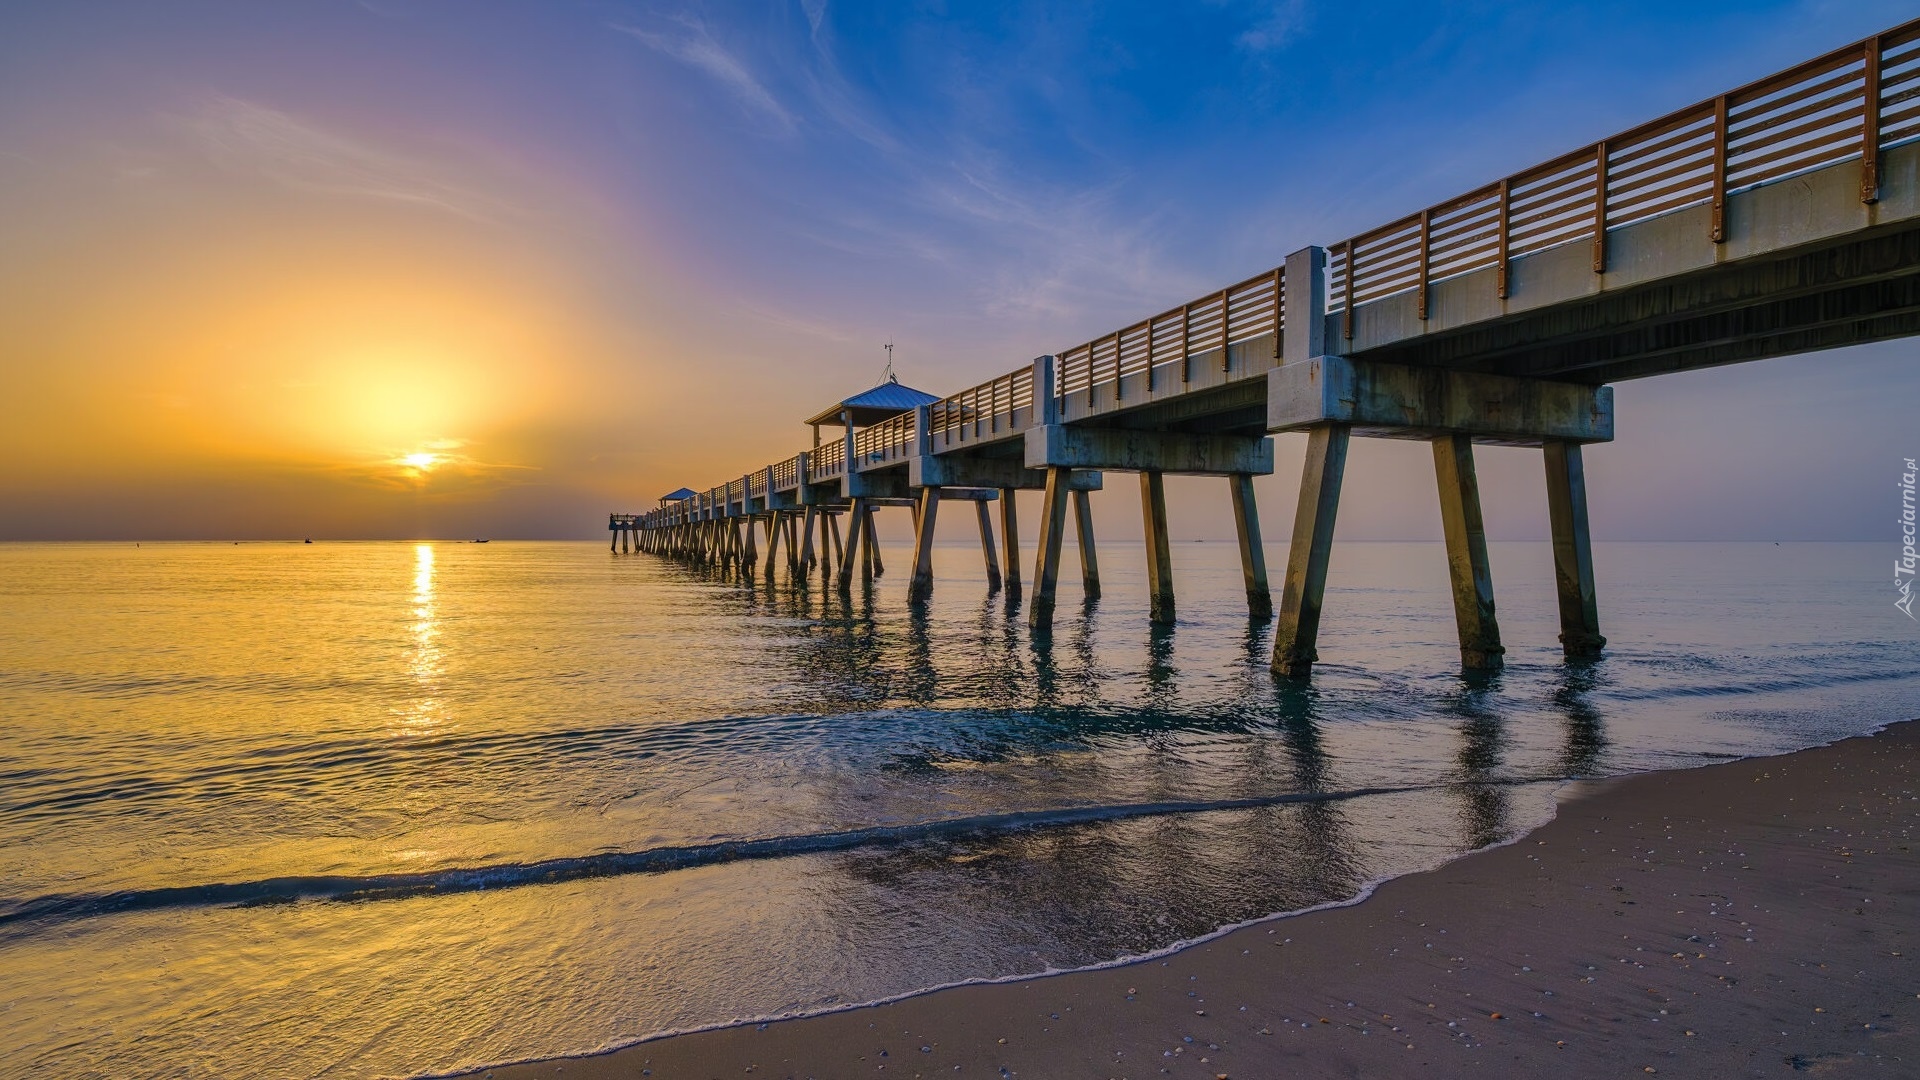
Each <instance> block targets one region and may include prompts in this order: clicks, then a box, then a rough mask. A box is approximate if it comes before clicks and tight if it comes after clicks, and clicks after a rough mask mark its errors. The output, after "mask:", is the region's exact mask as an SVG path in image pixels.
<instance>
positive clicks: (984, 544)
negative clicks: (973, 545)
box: [973, 501, 1000, 592]
mask: <svg viewBox="0 0 1920 1080" xmlns="http://www.w3.org/2000/svg"><path fill="white" fill-rule="evenodd" d="M973 509H974V513H975V515H976V516H977V517H978V518H979V519H980V554H981V556H982V557H983V558H984V559H985V560H986V564H987V591H988V592H995V591H998V590H999V588H1000V560H999V559H998V558H997V557H996V556H995V555H994V551H993V517H992V515H990V514H989V513H988V512H987V504H986V503H985V502H984V501H976V502H975V503H974V504H973Z"/></svg>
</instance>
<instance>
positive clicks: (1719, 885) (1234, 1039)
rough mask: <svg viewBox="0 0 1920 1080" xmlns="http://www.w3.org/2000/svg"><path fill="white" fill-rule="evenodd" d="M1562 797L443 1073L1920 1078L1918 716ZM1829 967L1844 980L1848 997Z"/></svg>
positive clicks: (1589, 786) (1583, 785)
mask: <svg viewBox="0 0 1920 1080" xmlns="http://www.w3.org/2000/svg"><path fill="white" fill-rule="evenodd" d="M1556 802H1557V808H1556V812H1555V816H1554V818H1553V819H1552V820H1551V821H1549V822H1547V823H1545V824H1544V825H1541V826H1540V827H1538V828H1536V829H1534V830H1533V831H1531V832H1529V833H1526V834H1523V835H1522V836H1521V837H1519V838H1517V839H1515V840H1513V841H1509V842H1507V843H1505V844H1500V845H1495V846H1493V847H1490V848H1483V849H1480V850H1477V851H1474V852H1471V853H1468V854H1466V855H1463V856H1461V857H1459V858H1456V859H1453V860H1451V861H1449V862H1447V863H1444V864H1442V865H1441V866H1439V867H1436V868H1434V869H1432V870H1427V871H1422V872H1420V873H1416V874H1410V875H1406V876H1403V877H1397V878H1392V879H1388V880H1386V881H1384V882H1380V883H1377V884H1375V885H1373V886H1370V887H1369V889H1368V890H1367V891H1366V892H1363V893H1362V894H1361V895H1360V896H1359V897H1356V898H1355V899H1353V900H1350V901H1344V902H1341V903H1338V904H1334V905H1325V906H1322V907H1318V908H1314V909H1309V910H1306V911H1301V912H1290V913H1286V914H1283V915H1276V916H1273V917H1270V918H1266V919H1262V920H1259V921H1257V922H1254V923H1250V924H1246V925H1242V926H1238V927H1235V928H1232V929H1226V930H1223V931H1221V932H1219V933H1216V934H1213V935H1209V936H1208V937H1205V938H1202V939H1199V940H1198V941H1196V942H1192V943H1189V944H1187V945H1184V946H1180V947H1177V948H1176V949H1175V950H1174V951H1171V952H1166V953H1159V954H1156V955H1154V956H1151V957H1146V958H1138V959H1131V960H1126V961H1116V962H1113V963H1110V964H1106V965H1099V966H1094V967H1089V968H1078V969H1074V970H1071V971H1065V972H1058V973H1051V974H1046V975H1037V976H1025V977H1020V978H1015V979H1009V980H1003V981H995V982H972V983H964V984H960V985H957V986H949V987H944V988H938V989H929V990H924V991H917V992H914V993H912V994H908V995H904V996H901V997H897V998H893V999H889V1000H887V1001H884V1002H876V1003H868V1004H863V1005H859V1006H853V1007H849V1008H845V1009H840V1010H835V1011H831V1012H825V1013H818V1014H812V1015H808V1016H804V1017H796V1018H790V1019H783V1020H775V1021H769V1022H765V1023H758V1024H754V1023H748V1024H734V1025H728V1026H722V1027H713V1028H705V1029H700V1030H696V1031H690V1032H685V1033H679V1034H672V1035H664V1036H658V1037H654V1038H649V1039H646V1040H643V1041H641V1042H638V1043H633V1044H630V1045H627V1046H624V1047H621V1048H619V1049H615V1050H609V1051H603V1052H600V1053H596V1054H591V1055H587V1056H581V1057H561V1058H550V1059H543V1060H536V1061H528V1062H521V1063H517V1064H511V1065H498V1066H493V1067H491V1068H482V1069H476V1070H471V1071H468V1072H463V1073H458V1074H454V1075H463V1076H479V1075H491V1076H494V1077H498V1078H500V1080H509V1078H518V1077H532V1076H552V1075H554V1074H555V1073H556V1072H564V1073H566V1074H568V1075H572V1076H587V1077H594V1078H598V1077H629V1076H632V1077H639V1076H649V1077H663V1078H668V1077H709V1076H713V1077H718V1076H740V1075H756V1076H759V1075H766V1076H794V1077H803V1076H818V1077H829V1076H851V1075H877V1076H885V1075H888V1074H889V1073H891V1074H892V1075H895V1076H901V1075H907V1076H932V1075H936V1074H939V1075H956V1074H957V1075H961V1076H966V1075H987V1076H1002V1075H1004V1076H1014V1075H1022V1074H1024V1075H1029V1076H1041V1077H1052V1076H1082V1075H1084V1076H1093V1075H1096V1074H1097V1075H1101V1076H1108V1075H1111V1076H1161V1075H1171V1076H1201V1077H1217V1076H1222V1075H1225V1076H1230V1077H1235V1078H1239V1077H1261V1076H1281V1075H1286V1076H1319V1075H1327V1076H1347V1075H1391V1074H1397V1073H1402V1072H1416V1073H1418V1074H1420V1075H1431V1076H1453V1075H1459V1076H1474V1075H1485V1074H1486V1073H1487V1071H1488V1070H1500V1071H1504V1072H1507V1073H1511V1074H1517V1075H1530V1074H1537V1073H1539V1072H1541V1071H1544V1070H1548V1069H1551V1070H1553V1071H1556V1072H1560V1073H1565V1074H1567V1075H1570V1076H1576V1077H1579V1076H1589V1075H1591V1076H1618V1075H1622V1074H1623V1073H1627V1072H1631V1073H1634V1074H1636V1075H1639V1074H1643V1072H1659V1071H1668V1070H1669V1069H1672V1070H1678V1071H1680V1072H1682V1073H1683V1074H1686V1075H1703V1074H1711V1075H1742V1076H1748V1075H1751V1076H1766V1075H1776V1074H1778V1075H1786V1074H1788V1073H1792V1072H1795V1071H1804V1070H1806V1069H1809V1068H1818V1069H1821V1070H1823V1071H1830V1070H1832V1069H1834V1068H1836V1067H1838V1068H1847V1067H1849V1066H1852V1067H1853V1068H1854V1069H1861V1068H1866V1067H1869V1066H1872V1067H1875V1069H1874V1071H1875V1072H1876V1073H1877V1074H1878V1075H1894V1074H1898V1073H1899V1072H1900V1071H1901V1070H1902V1069H1903V1068H1906V1067H1908V1065H1915V1064H1920V972H1916V971H1915V969H1913V968H1910V967H1906V966H1904V965H1906V964H1907V963H1909V957H1910V955H1911V952H1912V949H1911V948H1906V947H1903V946H1906V945H1912V944H1913V943H1912V942H1908V941H1906V939H1907V938H1908V937H1910V936H1911V934H1910V930H1912V929H1920V923H1916V922H1915V919H1914V917H1913V916H1914V914H1915V912H1916V911H1917V910H1920V860H1916V859H1914V858H1913V857H1912V853H1911V852H1912V846H1913V843H1914V841H1915V840H1916V839H1920V837H1916V834H1917V833H1920V721H1908V722H1904V723H1896V724H1892V725H1889V726H1888V727H1887V728H1884V729H1882V730H1881V731H1879V732H1877V733H1874V734H1871V735H1864V736H1859V737H1855V738H1850V739H1845V740H1842V741H1840V742H1837V743H1833V744H1829V745H1826V746H1818V747H1813V748H1809V749H1807V750H1801V751H1796V752H1793V753H1789V754H1785V755H1778V756H1773V757H1760V758H1743V759H1739V760H1736V761H1731V762H1724V763H1719V764H1714V765H1706V766H1700V767H1697V768H1692V769H1684V770H1677V771H1662V772H1653V773H1638V774H1632V775H1628V776H1622V777H1613V778H1607V779H1602V780H1591V781H1575V782H1573V783H1571V784H1569V785H1567V786H1566V787H1564V788H1562V789H1561V791H1560V792H1559V793H1558V795H1557V797H1556ZM1850 806H1851V812H1850V811H1849V807H1850ZM1782 810H1785V811H1787V812H1781V811H1782ZM1862 830H1865V831H1864V832H1863V831H1862ZM1708 837H1711V839H1707V838H1708ZM1596 838H1597V839H1596ZM1690 838H1691V839H1690ZM1836 838H1837V839H1838V840H1842V841H1845V840H1852V841H1854V842H1853V843H1852V845H1851V846H1850V847H1840V848H1836V847H1835V846H1834V843H1833V842H1834V841H1835V840H1836ZM1689 843H1691V844H1692V846H1691V847H1686V846H1684V845H1687V844H1689ZM1675 844H1679V845H1683V846H1681V847H1677V848H1676V847H1675V846H1674V845H1675ZM1683 870H1684V871H1685V872H1686V874H1685V876H1675V873H1676V872H1679V871H1683ZM1662 871H1666V872H1668V877H1667V880H1666V881H1653V880H1651V876H1652V875H1657V874H1659V873H1660V872H1662ZM1828 871H1833V873H1832V874H1831V875H1830V874H1829V873H1828ZM1627 874H1644V875H1649V879H1648V880H1645V881H1639V880H1635V879H1632V878H1629V877H1626V876H1624V875H1627ZM1830 880H1834V881H1842V882H1845V884H1843V885H1828V882H1829V881H1830ZM1669 883H1671V884H1672V885H1674V886H1675V888H1674V889H1673V890H1670V893H1671V894H1670V895H1669V896H1667V897H1666V898H1664V899H1661V898H1657V897H1655V896H1654V895H1653V891H1652V890H1656V889H1657V888H1658V887H1659V886H1660V885H1663V884H1669ZM1729 886H1731V888H1729ZM1636 895H1638V896H1641V897H1642V898H1643V900H1645V901H1646V902H1645V903H1643V902H1642V900H1636V899H1633V898H1632V897H1634V896H1636ZM1855 901H1858V903H1857V904H1855ZM1876 902H1877V903H1878V905H1879V906H1878V908H1874V907H1872V906H1871V905H1874V904H1875V903H1876ZM1849 905H1851V906H1849ZM1389 908H1392V909H1393V910H1391V911H1390V910H1388V909H1389ZM1843 908H1844V910H1843ZM1740 915H1750V916H1751V918H1738V917H1736V916H1740ZM1823 919H1824V920H1825V921H1824V922H1823V921H1822V920H1823ZM1683 924H1684V926H1683ZM1763 926H1764V927H1765V929H1762V927H1763ZM1448 927H1451V930H1449V929H1447V928H1448ZM1683 929H1684V930H1685V932H1684V933H1683V932H1681V931H1682V930H1683ZM1520 942H1525V943H1527V944H1528V945H1530V946H1531V948H1529V949H1521V948H1519V947H1518V943H1520ZM1275 949H1279V950H1283V951H1279V952H1276V951H1274V950H1275ZM1616 954H1619V955H1616ZM1275 961H1278V962H1277V963H1276V962H1275ZM1809 965H1814V966H1813V967H1809ZM1843 971H1845V972H1853V973H1854V974H1853V975H1851V976H1850V977H1849V979H1848V981H1847V982H1845V983H1844V984H1842V983H1838V982H1836V981H1835V980H1836V979H1837V978H1838V976H1839V974H1840V973H1841V972H1843ZM1641 972H1646V973H1647V974H1643V975H1640V976H1639V977H1638V978H1637V979H1634V978H1627V977H1626V976H1628V975H1629V974H1634V973H1641ZM1654 972H1658V974H1654ZM1636 981H1637V982H1642V983H1645V984H1647V985H1644V986H1641V987H1638V988H1637V989H1636V988H1633V987H1631V986H1630V985H1629V984H1632V983H1634V982H1636ZM1656 984H1661V985H1656ZM1743 984H1751V985H1748V986H1747V989H1746V991H1744V992H1743V991H1742V990H1740V989H1739V987H1741V986H1742V985H1743ZM1762 990H1765V991H1767V993H1765V994H1759V992H1760V991H1762ZM1703 991H1704V993H1703ZM1757 994H1758V995H1759V997H1760V999H1759V1000H1755V996H1756V995H1757ZM1809 995H1811V997H1818V998H1820V999H1821V1001H1822V1002H1824V1004H1820V1003H1815V1002H1813V1001H1812V1000H1811V997H1809ZM1792 998H1808V1000H1807V1001H1806V1002H1805V1004H1804V1007H1803V1006H1802V1005H1801V1004H1800V1003H1799V1002H1798V1001H1789V1000H1788V999H1792ZM1209 1000H1211V1002H1212V1003H1211V1004H1209ZM1622 1054H1626V1055H1628V1056H1629V1057H1632V1058H1633V1060H1632V1061H1631V1063H1630V1064H1631V1066H1632V1067H1631V1068H1628V1067H1627V1065H1628V1064H1629V1062H1627V1061H1625V1060H1624V1059H1622V1058H1621V1057H1620V1055H1622ZM1641 1058H1644V1059H1646V1060H1644V1061H1642V1060H1640V1059H1641ZM1903 1063H1904V1064H1903ZM1703 1070H1704V1072H1703Z"/></svg>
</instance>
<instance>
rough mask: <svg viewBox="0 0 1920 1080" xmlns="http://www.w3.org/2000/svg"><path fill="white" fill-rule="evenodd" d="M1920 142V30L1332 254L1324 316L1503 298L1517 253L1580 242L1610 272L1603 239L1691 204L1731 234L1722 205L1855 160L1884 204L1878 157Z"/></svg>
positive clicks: (1564, 160) (1753, 87) (1731, 97)
mask: <svg viewBox="0 0 1920 1080" xmlns="http://www.w3.org/2000/svg"><path fill="white" fill-rule="evenodd" d="M1914 138H1920V21H1916V22H1910V23H1907V24H1905V25H1904V26H1901V27H1898V28H1896V29H1894V30H1890V31H1888V32H1887V33H1884V34H1879V35H1876V36H1875V37H1871V38H1868V39H1867V40H1865V41H1863V42H1859V43H1857V44H1854V45H1849V46H1847V47H1845V48H1842V49H1835V50H1834V51H1833V52H1830V53H1827V54H1826V55H1824V56H1819V57H1815V58H1814V59H1812V60H1809V61H1807V62H1806V63H1803V64H1799V65H1796V66H1795V67H1792V68H1789V69H1787V70H1786V71H1783V72H1781V73H1779V74H1777V75H1773V76H1769V77H1768V78H1765V79H1761V80H1759V81H1758V82H1753V83H1749V84H1748V85H1746V86H1743V87H1741V88H1739V89H1737V90H1733V91H1730V92H1728V93H1725V94H1722V95H1720V96H1719V97H1716V98H1713V99H1711V100H1708V101H1703V102H1701V103H1700V104H1698V105H1695V106H1693V107H1691V108H1687V109H1681V110H1680V111H1678V112H1674V113H1669V114H1668V115H1666V116H1663V117H1661V118H1659V119H1657V120H1653V121H1651V122H1649V123H1645V124H1642V125H1640V126H1639V127H1636V128H1633V129H1631V130H1629V131H1625V132H1622V133H1621V134H1619V135H1615V136H1613V137H1611V138H1607V139H1602V140H1600V141H1599V142H1597V143H1594V144H1593V145H1591V146H1586V147H1582V148H1580V149H1579V150H1575V151H1573V152H1572V153H1569V154H1565V155H1562V156H1561V157H1558V158H1555V159H1554V160H1552V161H1549V162H1546V163H1545V164H1542V165H1537V166H1535V167H1533V168H1531V169H1528V170H1526V171H1524V172H1520V173H1516V174H1514V175H1512V176H1509V177H1506V178H1505V179H1502V180H1499V181H1496V182H1494V183H1492V184H1489V185H1488V186H1486V187H1484V188H1481V189H1479V190H1477V191H1472V192H1468V193H1467V194H1465V195H1462V196H1460V197H1458V198H1456V199H1452V200H1450V201H1448V202H1444V203H1441V204H1439V205H1437V206H1432V207H1429V208H1427V209H1425V210H1422V211H1420V212H1419V213H1417V214H1411V215H1408V216H1407V217H1404V218H1401V219H1400V220H1398V221H1395V222H1392V223H1390V224H1387V225H1383V226H1381V227H1380V228H1377V229H1373V230H1371V231H1369V232H1365V233H1361V234H1360V235H1359V236H1355V237H1353V238H1351V239H1349V240H1346V241H1343V242H1342V243H1339V244H1336V245H1335V246H1334V247H1333V248H1332V249H1331V252H1330V254H1331V259H1330V270H1331V275H1330V277H1331V280H1330V287H1329V290H1328V298H1329V309H1330V310H1333V311H1342V312H1344V313H1345V316H1344V318H1343V319H1342V320H1341V323H1342V333H1343V334H1345V336H1347V337H1349V338H1350V337H1352V336H1353V310H1354V308H1355V307H1356V306H1358V305H1360V304H1364V303H1366V302H1368V301H1370V300H1377V299H1380V298H1381V297H1385V296H1392V295H1397V294H1400V293H1404V292H1408V291H1417V292H1418V294H1419V296H1418V300H1417V302H1416V305H1415V306H1416V312H1417V314H1418V315H1419V317H1420V318H1422V319H1425V318H1426V317H1427V314H1428V300H1429V291H1430V288H1431V286H1432V284H1433V283H1434V282H1436V281H1441V280H1444V279H1446V278H1450V277H1454V276H1457V275H1460V274H1465V273H1469V272H1472V271H1475V270H1484V269H1487V268H1489V267H1491V268H1493V270H1494V272H1495V273H1494V288H1495V291H1496V293H1497V295H1499V296H1500V297H1501V298H1503V299H1504V298H1505V297H1506V296H1507V291H1508V290H1507V270H1508V267H1509V265H1510V264H1511V261H1512V259H1513V258H1514V257H1516V256H1518V255H1523V254H1526V253H1528V252H1533V251H1541V250H1544V249H1546V248H1551V247H1558V246H1560V245H1562V244H1571V243H1580V242H1585V243H1588V244H1591V245H1592V248H1593V270H1594V272H1595V273H1605V272H1606V269H1607V231H1608V230H1609V229H1617V228H1620V227H1621V226H1624V225H1631V224H1633V223H1635V222H1638V221H1644V220H1646V219H1648V218H1652V217H1657V216H1659V215H1662V214H1670V213H1673V212H1675V211H1677V210H1684V209H1687V208H1690V207H1696V206H1703V205H1704V206H1708V207H1710V213H1709V215H1708V217H1709V223H1708V238H1709V239H1711V240H1712V241H1713V242H1714V243H1720V242H1722V241H1724V240H1725V239H1726V203H1727V196H1728V195H1729V194H1730V193H1732V192H1736V191H1741V190H1744V189H1746V188H1752V187H1757V186H1759V185H1761V184H1768V183H1773V182H1776V181H1779V180H1784V179H1786V178H1788V177H1791V176H1794V175H1796V174H1799V173H1802V172H1806V171H1808V170H1811V169H1818V168H1823V167H1825V166H1828V165H1834V164H1838V163H1840V162H1843V161H1849V160H1852V159H1855V158H1858V159H1861V161H1862V169H1861V182H1860V187H1861V191H1860V198H1861V200H1862V201H1864V202H1873V201H1875V200H1876V199H1877V198H1878V197H1879V158H1880V153H1881V151H1882V150H1884V149H1886V148H1887V147H1889V146H1893V145H1896V144H1899V143H1902V142H1907V141H1910V140H1912V139H1914Z"/></svg>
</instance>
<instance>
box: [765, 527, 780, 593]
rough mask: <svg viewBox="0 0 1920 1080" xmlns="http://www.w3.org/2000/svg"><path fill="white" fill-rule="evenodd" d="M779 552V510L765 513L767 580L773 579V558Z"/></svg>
mask: <svg viewBox="0 0 1920 1080" xmlns="http://www.w3.org/2000/svg"><path fill="white" fill-rule="evenodd" d="M779 552H780V511H778V510H775V511H773V512H772V513H769V514H768V515H767V580H768V581H772V580H773V566H774V560H775V558H777V557H778V555H779Z"/></svg>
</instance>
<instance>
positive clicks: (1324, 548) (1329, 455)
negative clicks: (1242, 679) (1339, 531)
mask: <svg viewBox="0 0 1920 1080" xmlns="http://www.w3.org/2000/svg"><path fill="white" fill-rule="evenodd" d="M1351 438H1352V433H1351V432H1350V431H1349V430H1348V429H1347V426H1346V425H1345V424H1324V425H1321V426H1320V427H1316V428H1314V429H1312V430H1311V431H1309V432H1308V433H1307V460H1306V464H1305V465H1304V466H1303V467H1302V468H1301V470H1300V503H1299V506H1298V507H1297V508H1296V509H1295V510H1294V513H1293V543H1292V544H1291V545H1290V546H1289V547H1288V548H1287V578H1286V581H1285V582H1284V583H1282V585H1281V588H1280V624H1279V625H1278V626H1277V627H1275V628H1274V633H1273V670H1274V672H1275V673H1276V674H1280V675H1289V676H1295V677H1298V676H1304V675H1310V674H1312V673H1313V663H1314V661H1316V660H1318V659H1320V654H1319V653H1318V652H1316V651H1315V650H1314V642H1315V641H1316V640H1318V638H1319V636H1320V600H1321V597H1323V596H1324V595H1325V594H1326V591H1327V564H1328V562H1329V561H1331V559H1332V556H1333V519H1334V516H1335V514H1336V513H1337V512H1338V511H1339V509H1340V481H1341V479H1342V477H1343V476H1344V474H1345V473H1346V470H1347V443H1348V442H1349V441H1350V439H1351Z"/></svg>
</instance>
